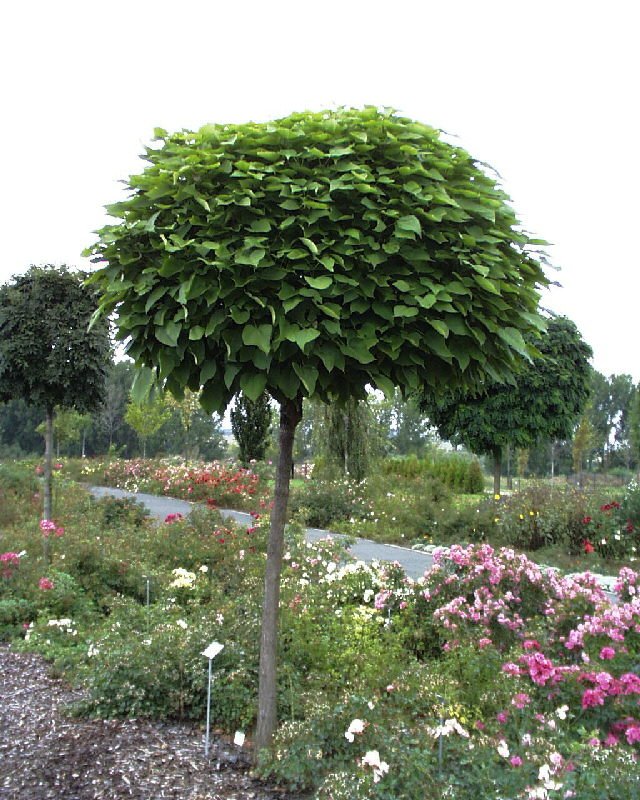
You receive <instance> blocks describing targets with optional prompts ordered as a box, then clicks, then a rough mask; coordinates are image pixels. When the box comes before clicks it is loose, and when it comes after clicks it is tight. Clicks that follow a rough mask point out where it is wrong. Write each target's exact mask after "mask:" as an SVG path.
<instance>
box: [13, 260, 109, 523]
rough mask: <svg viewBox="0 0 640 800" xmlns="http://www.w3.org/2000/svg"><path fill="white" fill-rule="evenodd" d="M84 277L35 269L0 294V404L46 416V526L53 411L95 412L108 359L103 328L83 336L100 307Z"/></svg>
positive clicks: (48, 268)
mask: <svg viewBox="0 0 640 800" xmlns="http://www.w3.org/2000/svg"><path fill="white" fill-rule="evenodd" d="M83 277H86V276H84V275H83V274H81V273H77V272H76V273H74V272H70V271H69V270H68V269H67V267H66V266H61V267H55V266H51V265H47V266H44V267H36V266H33V267H31V268H30V269H29V270H28V271H27V272H26V273H24V274H23V275H18V276H17V277H15V278H14V279H13V281H11V282H9V283H6V284H4V285H3V286H1V287H0V401H6V400H11V399H16V398H22V399H24V400H25V401H26V402H27V403H28V404H29V405H31V406H35V407H37V408H40V409H42V410H43V412H44V414H45V420H46V432H45V443H46V444H45V474H44V477H45V492H44V516H45V519H50V518H51V516H52V507H51V457H52V451H53V416H54V409H55V408H56V407H59V408H61V409H75V410H76V411H79V412H88V411H93V410H95V409H96V408H97V407H98V406H99V405H100V403H101V401H102V397H103V393H104V383H105V375H106V371H107V368H108V366H109V363H110V357H111V343H110V339H109V324H108V321H107V320H106V319H102V320H100V321H99V322H98V323H97V324H96V325H94V326H93V329H92V330H91V332H89V331H88V326H89V323H90V321H91V318H92V315H93V314H95V312H96V310H97V299H96V291H95V289H90V288H88V287H86V286H85V285H84V283H83Z"/></svg>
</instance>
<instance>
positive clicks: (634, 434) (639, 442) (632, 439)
mask: <svg viewBox="0 0 640 800" xmlns="http://www.w3.org/2000/svg"><path fill="white" fill-rule="evenodd" d="M629 446H630V448H631V457H632V459H633V461H634V463H635V466H636V469H640V384H638V386H636V388H635V392H634V394H633V399H632V401H631V403H630V404H629Z"/></svg>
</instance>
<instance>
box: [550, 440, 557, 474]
mask: <svg viewBox="0 0 640 800" xmlns="http://www.w3.org/2000/svg"><path fill="white" fill-rule="evenodd" d="M555 456H556V443H555V442H551V480H553V479H554V478H555V476H556V461H555Z"/></svg>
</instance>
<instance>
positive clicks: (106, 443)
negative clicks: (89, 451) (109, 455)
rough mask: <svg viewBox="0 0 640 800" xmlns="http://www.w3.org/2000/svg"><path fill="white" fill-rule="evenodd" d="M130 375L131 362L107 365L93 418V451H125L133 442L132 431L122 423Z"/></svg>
mask: <svg viewBox="0 0 640 800" xmlns="http://www.w3.org/2000/svg"><path fill="white" fill-rule="evenodd" d="M133 376H134V369H133V362H131V361H117V362H116V363H114V364H111V365H110V367H109V369H108V371H107V375H106V381H105V392H104V397H103V399H102V403H101V404H100V407H99V409H98V411H97V413H96V417H95V429H94V437H93V442H92V444H93V449H94V452H104V451H105V450H110V449H111V448H112V447H116V448H124V449H128V448H127V446H128V445H130V444H133V443H134V442H135V438H134V436H133V434H132V429H130V428H127V426H126V425H125V424H124V415H125V411H126V408H127V402H128V399H129V395H130V393H131V386H132V384H133Z"/></svg>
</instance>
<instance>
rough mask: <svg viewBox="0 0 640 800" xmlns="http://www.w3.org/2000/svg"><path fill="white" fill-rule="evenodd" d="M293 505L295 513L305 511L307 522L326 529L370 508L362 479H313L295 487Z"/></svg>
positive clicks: (291, 501) (291, 506) (292, 495)
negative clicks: (299, 486)
mask: <svg viewBox="0 0 640 800" xmlns="http://www.w3.org/2000/svg"><path fill="white" fill-rule="evenodd" d="M289 507H290V509H291V513H292V514H298V513H302V514H303V516H304V519H305V522H306V524H307V525H310V526H311V527H313V528H325V529H326V528H330V527H331V525H332V523H334V522H336V521H338V520H344V519H349V518H350V517H354V516H355V517H360V518H361V517H363V516H364V515H365V514H366V513H367V511H368V509H367V504H366V500H365V498H364V497H363V493H362V491H361V487H360V485H359V482H358V481H350V480H334V481H331V480H329V481H326V480H313V481H309V482H307V483H305V484H303V486H302V487H301V488H295V489H294V490H293V492H292V494H291V500H290V504H289Z"/></svg>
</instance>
